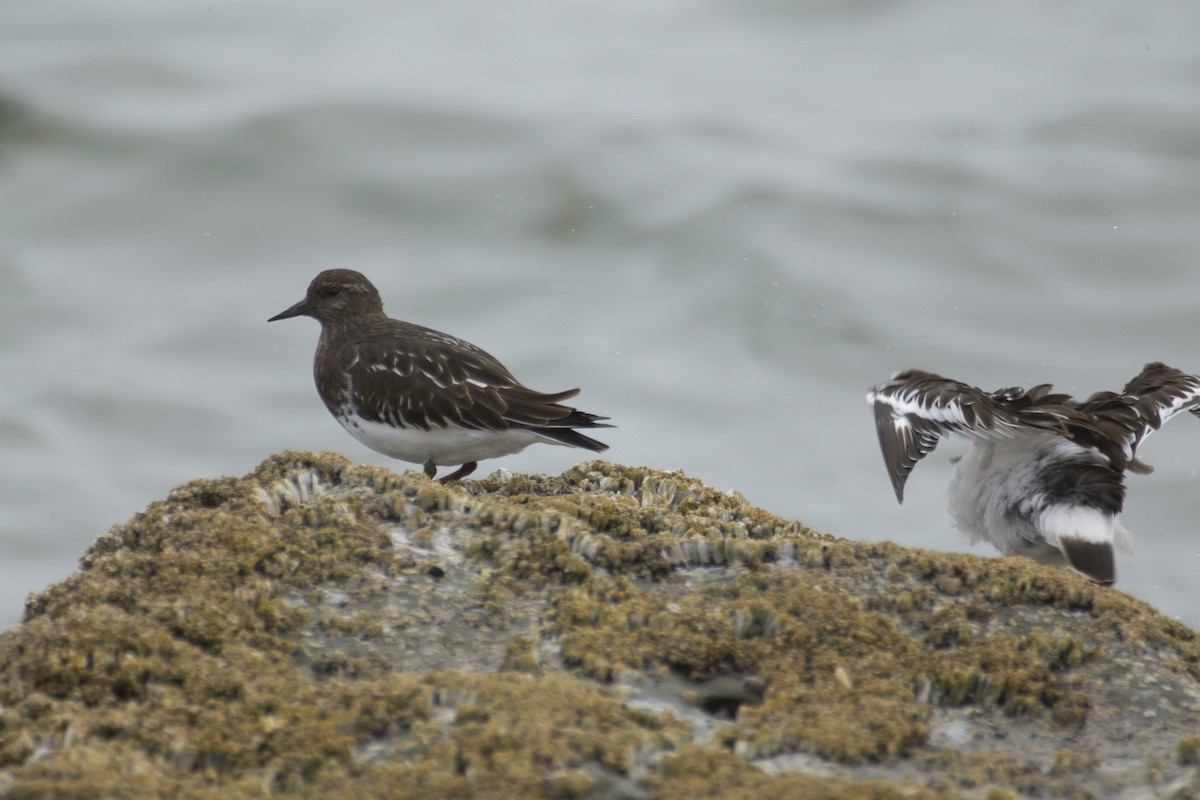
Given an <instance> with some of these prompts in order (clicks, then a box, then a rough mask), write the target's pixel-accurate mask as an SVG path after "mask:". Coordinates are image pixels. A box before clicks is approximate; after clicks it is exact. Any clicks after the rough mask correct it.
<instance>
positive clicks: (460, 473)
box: [438, 461, 479, 483]
mask: <svg viewBox="0 0 1200 800" xmlns="http://www.w3.org/2000/svg"><path fill="white" fill-rule="evenodd" d="M477 466H479V462H477V461H468V462H467V463H465V464H463V465H462V466H461V467H459V468H458V469H456V470H454V472H451V473H450V474H449V475H447V476H446V477H444V478H438V481H440V482H441V483H449V482H450V481H456V480H458V479H459V478H465V477H467V476H468V475H470V474H471V473H472V472H474V471H475V467H477Z"/></svg>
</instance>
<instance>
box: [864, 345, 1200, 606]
mask: <svg viewBox="0 0 1200 800" xmlns="http://www.w3.org/2000/svg"><path fill="white" fill-rule="evenodd" d="M1050 389H1051V387H1050V385H1049V384H1042V385H1040V386H1034V387H1033V388H1031V389H1028V390H1025V389H1021V388H1011V389H1001V390H999V391H996V392H991V393H988V392H984V391H982V390H980V389H976V388H975V387H973V386H968V385H967V384H965V383H959V382H958V381H953V380H948V379H946V378H942V377H939V376H937V375H932V374H930V373H928V372H921V371H919V370H907V371H905V372H898V373H896V374H895V375H894V376H892V379H891V380H890V381H888V382H887V383H881V384H879V385H878V386H876V387H875V388H873V389H871V390H870V391H869V392H868V393H867V402H868V403H871V404H872V405H873V406H874V408H875V425H876V429H877V431H878V433H879V444H880V446H881V448H882V449H883V460H884V463H885V465H886V466H887V470H888V476H889V477H890V478H891V480H892V487H893V488H894V489H895V490H896V499H897V500H899V501H901V502H903V501H904V482H905V481H906V480H907V479H908V475H909V473H910V472H912V469H913V467H914V466H916V463H917V462H918V461H920V460H921V459H922V458H924V457H925V456H927V455H929V454H930V453H931V452H933V449H934V447H936V446H937V443H938V440H939V439H940V438H941V437H943V436H948V435H950V434H960V435H963V436H967V437H970V438H972V439H974V440H975V441H974V445H973V446H972V447H971V449H970V450H969V451H967V453H966V455H964V456H963V457H962V458H961V459H960V460H958V462H957V464H956V466H955V468H954V477H953V478H952V479H951V480H950V488H949V492H948V494H949V504H950V514H951V515H952V516H953V517H954V520H955V522H956V524H957V525H958V527H959V528H961V529H962V530H963V531H965V532H966V533H967V534H968V536H969V537H970V539H971V541H972V542H973V543H974V542H978V541H980V540H986V541H988V542H991V543H992V544H993V545H995V546H996V547H997V548H998V549H999V550H1000V551H1001V552H1004V553H1009V554H1017V553H1019V554H1022V555H1028V556H1032V557H1034V558H1038V559H1039V560H1042V561H1050V562H1055V561H1057V562H1059V563H1061V562H1062V560H1063V559H1065V560H1066V562H1067V563H1068V564H1070V566H1072V567H1074V568H1075V569H1076V570H1078V571H1079V572H1082V573H1083V574H1084V575H1087V576H1088V577H1090V578H1092V579H1093V580H1095V581H1097V582H1099V583H1112V582H1113V580H1114V579H1115V577H1116V573H1115V569H1114V566H1113V545H1114V544H1116V545H1119V546H1122V547H1123V548H1125V549H1128V548H1129V544H1130V541H1129V533H1128V532H1127V531H1126V530H1125V528H1124V527H1122V525H1121V520H1120V514H1121V509H1122V506H1123V504H1124V501H1125V471H1126V470H1127V469H1128V470H1131V471H1133V472H1138V473H1147V472H1150V470H1151V468H1150V467H1149V466H1148V465H1147V464H1144V463H1142V462H1141V461H1139V460H1138V459H1137V457H1136V455H1137V448H1138V445H1140V444H1141V443H1142V441H1143V440H1145V438H1146V437H1147V436H1149V435H1150V434H1151V433H1152V432H1154V431H1156V430H1158V429H1159V428H1160V427H1162V425H1163V423H1164V422H1166V421H1167V420H1169V419H1170V418H1171V417H1173V416H1175V415H1176V414H1178V413H1179V412H1181V411H1190V412H1191V413H1193V414H1195V415H1197V416H1200V377H1197V376H1195V375H1188V374H1186V373H1183V372H1180V371H1179V370H1177V369H1173V368H1171V367H1168V366H1166V365H1165V364H1160V363H1153V364H1147V365H1146V367H1145V369H1143V370H1142V372H1141V374H1140V375H1138V376H1137V377H1136V378H1134V379H1133V380H1131V381H1130V382H1129V383H1128V384H1126V385H1125V388H1124V389H1122V390H1121V391H1120V392H1097V393H1096V394H1094V395H1092V396H1091V397H1089V398H1088V399H1086V400H1083V401H1077V400H1074V399H1072V398H1071V397H1069V396H1067V395H1065V394H1051V392H1050Z"/></svg>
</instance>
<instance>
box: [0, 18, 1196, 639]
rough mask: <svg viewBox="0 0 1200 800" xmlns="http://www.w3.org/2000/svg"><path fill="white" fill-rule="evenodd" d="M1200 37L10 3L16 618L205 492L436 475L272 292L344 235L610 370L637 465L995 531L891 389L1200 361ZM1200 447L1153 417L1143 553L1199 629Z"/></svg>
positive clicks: (597, 408) (2, 495)
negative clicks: (190, 486) (355, 415)
mask: <svg viewBox="0 0 1200 800" xmlns="http://www.w3.org/2000/svg"><path fill="white" fill-rule="evenodd" d="M1196 31H1200V6H1197V5H1195V4H1186V3H1175V4H1158V5H1153V6H1144V5H1143V6H1131V5H1128V4H1122V3H1116V2H1092V3H1084V2H1068V3H1060V4H1053V5H1047V4H1038V3H1032V2H1018V3H1015V4H1005V5H1003V6H999V7H994V8H986V9H984V8H981V7H976V6H969V5H962V4H955V3H952V2H948V0H940V1H937V0H925V1H924V2H911V3H906V4H882V3H871V2H857V3H831V2H816V3H803V4H795V3H780V2H769V0H757V1H756V2H743V3H712V2H710V3H684V2H669V1H668V2H662V3H652V4H648V3H635V2H628V1H625V2H620V1H619V2H615V3H606V4H601V5H600V6H588V7H584V6H581V5H577V4H563V3H555V2H549V0H542V1H539V0H534V2H530V3H522V4H519V6H518V7H506V6H504V5H503V4H489V3H484V2H478V0H476V1H475V2H472V1H471V0H463V2H460V3H453V4H437V5H426V6H420V5H417V4H392V3H383V2H370V1H369V0H350V1H349V2H346V3H339V4H336V5H334V4H322V5H318V4H315V3H314V4H300V5H296V4H284V3H282V2H260V3H255V4H252V5H249V6H247V5H245V4H240V5H239V4H226V3H199V4H194V5H187V4H184V5H180V4H162V3H151V2H147V0H136V1H135V0H124V1H123V0H93V2H90V3H84V2H79V0H62V1H61V2H57V3H38V2H32V0H23V1H20V0H19V1H18V2H10V3H6V4H3V5H0V371H2V372H0V374H2V375H3V388H2V390H0V451H2V452H3V454H4V457H3V458H2V459H0V627H4V626H8V625H12V624H15V623H16V622H17V621H18V620H19V618H20V614H21V606H22V602H23V599H24V597H25V595H26V594H27V593H28V592H30V591H36V590H39V589H41V588H43V587H44V586H45V585H46V584H47V583H49V582H51V581H55V580H59V579H61V578H63V577H65V576H66V575H67V574H69V573H70V571H71V570H72V569H73V568H74V566H75V564H76V562H77V560H78V557H79V556H80V555H81V554H82V552H83V551H84V549H85V548H86V547H87V546H88V544H89V543H90V542H91V541H92V539H93V538H95V536H97V535H98V534H100V533H102V532H104V531H105V530H106V529H107V528H108V527H109V526H110V525H112V524H115V523H119V522H122V521H124V520H125V519H127V518H128V517H129V516H130V515H132V514H133V513H135V512H137V511H138V510H140V509H141V508H143V507H144V506H145V505H146V504H147V503H148V502H150V501H151V500H154V499H157V498H160V497H163V496H164V495H165V494H166V493H167V491H169V489H170V488H171V487H173V486H175V485H177V484H179V483H181V482H184V481H187V480H190V479H192V478H194V477H199V476H215V475H222V474H243V473H245V472H247V471H249V470H250V469H252V468H253V467H254V466H255V464H257V463H258V462H259V461H260V460H261V459H262V458H264V457H266V456H267V455H268V454H270V453H271V452H274V451H276V450H279V449H283V448H298V449H308V448H313V449H332V450H336V451H339V452H341V453H344V454H346V455H347V456H348V457H350V458H352V459H354V460H356V461H364V462H371V463H382V464H387V465H388V466H390V467H392V468H393V469H397V470H399V469H404V468H406V467H407V466H408V465H405V464H402V463H398V462H391V461H389V460H388V459H386V458H385V457H383V456H380V455H378V454H376V453H373V452H371V451H369V450H366V449H365V448H363V447H361V446H360V445H358V444H357V443H356V442H354V441H353V440H352V439H351V438H350V437H349V436H347V435H346V434H345V433H344V432H343V431H342V430H341V429H340V427H339V426H338V425H337V423H336V422H334V420H333V419H332V418H330V417H329V415H328V414H327V413H326V411H325V409H324V407H323V406H322V405H321V403H320V401H319V400H318V399H317V396H316V392H315V390H314V389H313V386H312V382H311V375H310V367H311V357H312V351H313V349H314V347H315V342H316V337H317V326H316V324H315V323H313V322H312V321H311V320H301V321H293V322H288V323H286V324H284V323H280V324H277V325H271V326H267V325H266V323H265V320H266V318H267V317H268V316H271V315H272V314H275V313H276V312H278V311H281V310H282V309H284V308H285V307H287V306H288V305H290V304H291V303H293V302H295V301H296V300H298V299H299V298H300V297H301V296H302V294H303V292H304V289H305V287H306V286H307V284H308V282H309V280H310V279H311V278H312V277H313V275H315V274H316V273H317V272H318V271H320V270H321V269H324V268H327V267H332V266H346V267H352V268H355V269H359V270H361V271H362V272H364V273H366V274H367V275H368V276H369V277H370V278H371V279H372V280H373V281H374V282H375V283H376V285H377V286H379V288H380V291H381V293H382V294H383V297H384V301H385V304H386V308H387V310H388V311H389V312H390V313H391V314H392V315H393V316H396V317H400V318H403V319H408V320H411V321H414V322H419V323H422V324H426V325H429V326H432V327H435V328H438V329H441V330H446V331H449V332H451V333H454V334H456V335H459V336H462V337H464V338H466V339H468V340H470V341H473V342H475V343H476V344H479V345H481V346H483V347H485V348H486V349H488V350H489V351H491V352H492V353H494V354H495V355H497V356H498V357H500V358H501V359H502V360H503V361H504V362H505V363H506V364H508V366H509V367H510V368H511V369H512V370H513V371H514V372H515V373H516V374H517V376H518V377H520V378H521V379H522V380H524V381H525V382H526V383H528V384H530V385H531V386H533V387H535V388H540V389H544V390H555V389H563V388H568V387H570V386H581V387H583V394H582V395H581V397H580V398H579V405H580V406H581V407H582V408H585V409H587V410H589V411H593V412H596V413H602V414H607V415H609V416H611V417H613V421H614V422H616V423H617V424H618V425H619V426H620V427H619V428H617V429H615V430H613V431H606V433H607V434H608V435H607V436H606V437H602V438H605V440H606V441H608V442H609V444H611V445H612V450H611V451H610V453H609V454H608V455H609V456H611V458H612V459H613V460H615V461H619V462H623V463H629V464H645V465H650V466H655V467H661V468H675V467H681V468H683V469H684V470H686V471H687V472H688V473H690V474H693V475H696V476H698V477H700V478H702V479H703V480H705V481H706V482H708V483H710V484H712V485H714V486H717V487H719V488H722V489H738V490H740V491H742V492H743V493H744V494H745V495H746V496H747V497H748V498H750V499H751V500H752V501H753V502H756V503H758V504H760V505H762V506H765V507H766V508H768V509H770V510H772V511H774V512H776V513H778V514H781V515H784V516H787V517H791V518H796V519H800V520H802V521H804V522H805V523H807V524H809V525H811V526H813V527H816V528H818V529H823V530H828V531H830V532H833V533H836V534H839V535H843V536H847V537H853V538H861V539H891V540H894V541H897V542H900V543H902V544H906V545H915V546H923V547H933V548H940V549H968V548H967V547H966V545H965V543H964V541H963V540H962V538H961V537H960V536H959V534H958V532H957V531H955V530H954V529H953V527H952V525H951V522H950V519H949V517H948V515H947V514H946V512H945V508H944V489H945V483H946V481H947V479H948V477H949V473H950V469H951V466H950V463H949V459H950V457H952V456H953V455H957V454H958V453H961V452H962V451H963V449H965V446H964V445H963V444H961V443H950V444H948V445H943V446H942V447H941V448H939V450H938V452H936V453H935V454H934V455H932V456H931V457H930V458H928V459H926V460H925V461H924V462H922V464H921V466H920V467H919V468H918V469H917V470H916V472H915V473H914V476H913V478H912V480H911V481H910V483H909V488H908V490H907V492H906V501H905V504H904V505H903V506H897V505H896V503H895V499H894V497H893V495H892V492H891V488H890V486H889V484H888V481H887V477H886V475H885V472H884V469H883V466H882V460H881V458H880V456H879V453H878V448H877V444H876V441H875V434H874V431H873V428H872V424H873V423H872V418H871V415H870V413H869V411H868V409H867V408H866V406H865V403H864V402H863V399H862V398H863V394H864V392H865V390H866V388H867V387H868V386H870V385H872V384H874V383H877V382H879V381H881V380H883V379H884V378H886V377H887V376H888V375H889V374H891V373H892V372H894V371H896V370H898V369H902V368H907V367H920V368H924V369H928V370H932V371H936V372H940V373H942V374H945V375H948V376H951V377H955V378H959V379H961V380H965V381H968V382H971V383H975V384H978V385H980V386H983V387H985V388H989V389H990V388H998V387H1000V386H1010V385H1014V384H1023V385H1029V384H1033V383H1041V382H1053V383H1054V384H1055V385H1056V386H1057V387H1058V388H1059V389H1060V390H1063V391H1068V392H1072V393H1077V394H1084V395H1086V394H1089V393H1091V392H1093V391H1096V390H1099V389H1116V388H1119V387H1120V386H1121V385H1123V384H1124V382H1125V381H1126V380H1128V379H1129V378H1130V377H1131V376H1133V375H1134V374H1135V373H1136V372H1137V371H1138V370H1139V369H1140V368H1141V366H1142V365H1143V364H1144V363H1145V362H1147V361H1150V360H1163V361H1166V362H1167V363H1169V364H1172V365H1173V366H1178V367H1180V368H1184V369H1188V370H1190V371H1194V372H1200V352H1196V348H1195V347H1194V346H1193V341H1192V340H1193V337H1194V332H1195V320H1196V310H1197V300H1198V298H1200V270H1198V269H1197V265H1196V263H1195V262H1196V259H1197V254H1198V253H1200V225H1197V224H1196V220H1197V218H1198V217H1200V190H1198V189H1197V187H1200V134H1198V133H1197V131H1200V48H1197V47H1196V36H1195V32H1196ZM1198 443H1200V425H1198V424H1197V423H1196V421H1195V420H1194V419H1191V418H1187V419H1183V418H1181V419H1178V420H1176V421H1174V422H1172V423H1171V425H1170V426H1168V428H1167V429H1165V430H1164V431H1163V432H1161V433H1159V434H1156V435H1155V436H1154V437H1153V438H1152V439H1151V440H1149V442H1148V443H1147V444H1146V445H1145V446H1144V448H1143V450H1142V451H1141V455H1142V456H1143V458H1144V459H1145V460H1147V461H1149V462H1150V463H1151V464H1154V465H1155V466H1156V468H1157V469H1156V471H1155V472H1154V474H1152V475H1149V476H1130V480H1129V484H1130V491H1129V498H1128V502H1127V512H1126V515H1125V522H1126V526H1127V527H1128V528H1129V529H1130V530H1131V531H1133V533H1134V538H1135V543H1136V552H1135V553H1134V554H1132V555H1123V556H1121V558H1120V561H1119V564H1118V570H1119V579H1118V580H1119V583H1118V587H1119V588H1120V589H1122V590H1124V591H1127V592H1129V593H1131V594H1134V595H1136V596H1139V597H1142V598H1145V599H1146V600H1148V601H1150V602H1152V603H1154V604H1155V605H1156V606H1158V607H1159V608H1161V609H1163V610H1164V611H1165V612H1166V613H1168V614H1171V615H1173V616H1176V617H1178V618H1180V619H1182V620H1183V621H1185V622H1187V623H1188V624H1190V625H1193V626H1200V605H1198V604H1197V603H1196V601H1195V599H1194V598H1195V592H1194V591H1193V589H1192V587H1193V586H1194V585H1195V583H1196V576H1197V575H1198V574H1200V530H1198V527H1200V526H1198V525H1197V520H1198V517H1200V492H1198V489H1200V478H1198V477H1197V470H1198V469H1200V451H1198V447H1197V444H1198ZM583 455H584V454H583V453H580V452H579V451H571V450H567V449H565V448H550V447H540V448H537V447H535V448H532V449H530V450H528V451H526V452H525V453H523V454H520V455H518V456H514V457H511V458H506V459H501V460H497V461H493V462H486V463H484V464H483V465H481V471H482V472H486V471H489V470H491V469H494V468H496V467H499V466H505V467H508V468H510V469H514V470H536V471H545V472H558V471H561V470H563V469H566V468H567V467H569V466H570V465H571V464H573V463H575V462H576V461H577V460H579V459H580V458H582V457H583ZM975 551H976V552H980V553H984V554H989V555H990V554H991V551H989V550H987V549H986V548H984V547H979V548H976V550H975Z"/></svg>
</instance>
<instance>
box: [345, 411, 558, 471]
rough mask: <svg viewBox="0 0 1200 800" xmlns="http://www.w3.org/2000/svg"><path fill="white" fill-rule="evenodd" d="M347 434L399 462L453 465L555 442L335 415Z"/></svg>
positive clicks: (521, 434) (522, 434)
mask: <svg viewBox="0 0 1200 800" xmlns="http://www.w3.org/2000/svg"><path fill="white" fill-rule="evenodd" d="M335 416H336V419H337V421H338V422H340V423H341V424H342V427H343V428H345V429H346V430H347V431H349V432H350V435H351V436H353V437H354V438H355V439H358V440H359V441H360V442H362V443H363V444H365V445H366V446H367V447H369V448H371V449H372V450H374V451H376V452H379V453H383V454H384V455H386V456H391V457H392V458H398V459H400V460H401V461H410V462H412V463H414V464H424V463H426V462H427V461H432V462H433V463H434V464H435V465H437V466H439V467H453V466H458V465H459V464H467V463H469V462H472V461H482V460H483V459H487V458H498V457H499V456H507V455H511V454H513V453H519V452H520V451H522V450H524V449H525V448H526V447H528V446H529V445H531V444H533V443H535V442H545V443H547V444H558V443H557V442H555V441H553V440H551V439H546V438H544V437H541V436H539V435H537V434H536V433H534V432H533V431H529V430H521V429H515V430H507V431H482V430H471V429H468V428H437V427H435V428H430V429H429V430H427V431H423V430H421V429H420V428H394V427H392V426H391V425H384V424H382V423H379V422H368V421H366V420H364V419H360V418H358V417H344V416H342V415H340V414H338V415H335Z"/></svg>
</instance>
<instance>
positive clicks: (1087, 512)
mask: <svg viewBox="0 0 1200 800" xmlns="http://www.w3.org/2000/svg"><path fill="white" fill-rule="evenodd" d="M1037 526H1038V528H1039V529H1040V530H1041V532H1042V535H1043V536H1044V537H1046V541H1047V542H1049V543H1050V544H1052V545H1054V546H1055V547H1059V546H1060V545H1059V542H1060V541H1061V540H1062V539H1063V538H1064V537H1065V538H1069V539H1079V540H1081V541H1084V542H1088V543H1090V544H1122V545H1127V543H1128V539H1129V535H1128V534H1127V533H1126V532H1125V529H1124V528H1123V527H1122V526H1121V522H1120V520H1118V519H1117V518H1116V517H1115V516H1113V515H1112V514H1107V513H1105V512H1103V511H1100V510H1099V509H1095V508H1089V507H1087V506H1067V505H1055V506H1050V507H1049V508H1047V509H1046V510H1045V511H1043V512H1042V513H1041V515H1040V516H1039V517H1038V520H1037ZM1123 540H1124V541H1123Z"/></svg>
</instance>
